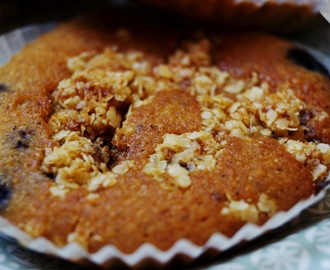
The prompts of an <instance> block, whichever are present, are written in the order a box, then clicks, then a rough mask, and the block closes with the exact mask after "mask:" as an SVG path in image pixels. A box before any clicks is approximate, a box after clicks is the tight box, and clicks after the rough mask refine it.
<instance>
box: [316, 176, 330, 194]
mask: <svg viewBox="0 0 330 270" xmlns="http://www.w3.org/2000/svg"><path fill="white" fill-rule="evenodd" d="M328 185H330V180H324V181H321V182H316V183H315V191H314V193H315V195H317V194H318V193H319V192H320V191H321V190H323V189H324V188H325V187H327V186H328Z"/></svg>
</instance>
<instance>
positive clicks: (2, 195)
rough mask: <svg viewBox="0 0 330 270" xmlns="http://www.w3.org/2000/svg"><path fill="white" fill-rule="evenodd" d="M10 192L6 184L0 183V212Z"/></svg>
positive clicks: (6, 202)
mask: <svg viewBox="0 0 330 270" xmlns="http://www.w3.org/2000/svg"><path fill="white" fill-rule="evenodd" d="M10 193H11V192H10V188H9V187H8V186H7V185H6V184H1V183H0V212H2V211H3V210H4V209H5V207H6V206H7V204H8V201H9V198H10Z"/></svg>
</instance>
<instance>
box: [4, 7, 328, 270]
mask: <svg viewBox="0 0 330 270" xmlns="http://www.w3.org/2000/svg"><path fill="white" fill-rule="evenodd" d="M258 2H259V1H258ZM260 2H263V1H260ZM55 25H56V24H55V23H49V24H42V25H32V26H27V27H24V28H20V29H17V30H15V31H13V32H10V33H8V34H5V35H3V36H0V66H1V65H4V64H6V63H7V62H8V61H9V60H10V58H11V56H12V55H14V54H15V53H17V52H18V51H19V50H21V49H22V48H23V47H24V45H26V44H27V43H29V42H30V41H32V40H34V39H36V38H37V37H38V36H39V35H40V34H42V33H44V32H46V31H49V30H51V29H53V28H54V26H55ZM301 46H303V45H301ZM303 47H304V48H305V49H307V50H309V52H310V53H311V54H312V55H313V56H314V57H315V58H316V59H318V60H319V61H320V62H321V63H322V64H323V65H324V66H325V67H326V68H327V69H328V70H330V59H329V58H327V57H326V56H324V55H323V54H322V53H320V52H318V51H316V50H313V49H310V48H307V47H306V46H303ZM328 180H330V175H329V177H328ZM328 189H329V188H328V187H327V188H325V189H323V190H321V191H320V192H319V193H318V194H317V195H312V196H311V197H310V198H308V199H306V200H303V201H300V202H298V203H297V204H296V205H295V206H293V207H292V208H291V209H290V210H289V211H287V212H278V213H277V214H275V215H274V216H273V217H272V218H271V219H269V220H268V221H267V222H266V223H265V224H264V225H263V226H256V225H254V224H246V225H245V226H243V227H242V228H241V229H240V230H239V231H238V232H237V233H236V234H235V235H234V236H233V237H231V238H228V237H226V236H224V235H222V234H220V233H214V234H213V235H212V236H211V237H210V238H209V240H208V241H207V242H206V243H205V245H203V246H198V245H195V244H193V243H192V242H190V241H189V240H187V239H180V240H178V241H177V242H176V243H175V244H174V245H173V246H172V247H171V248H170V249H169V250H166V251H163V250H160V249H158V248H157V247H155V246H154V245H152V244H150V243H145V244H143V245H141V246H140V247H139V248H138V249H137V250H136V251H135V252H133V253H131V254H125V253H122V252H121V251H120V250H118V249H117V248H116V247H115V246H112V245H107V246H105V247H103V248H102V249H100V250H99V251H97V252H95V253H88V252H87V251H86V250H85V249H84V248H83V247H82V246H80V245H79V244H77V243H70V244H68V245H66V246H64V247H61V248H59V247H57V246H55V245H54V244H53V243H52V242H50V241H49V240H47V239H46V238H44V237H38V238H32V237H31V236H29V235H28V234H27V233H25V232H24V231H22V230H21V229H19V228H18V227H16V226H14V225H12V224H11V223H10V222H9V221H8V220H6V219H4V218H2V217H0V232H2V233H4V234H6V235H8V236H11V237H13V238H14V239H16V240H17V241H18V242H19V243H21V244H22V245H23V246H24V247H26V248H28V249H31V250H35V251H37V252H41V253H46V254H50V255H53V256H57V257H60V258H63V259H68V260H71V261H75V262H78V263H83V264H85V263H93V264H97V265H99V266H102V267H108V266H110V265H112V264H113V263H114V262H115V261H118V260H119V261H121V262H124V263H125V264H127V265H128V266H131V267H135V266H139V265H141V263H142V264H143V263H144V262H146V261H150V260H151V261H152V262H154V263H155V262H156V263H157V264H161V265H166V264H167V263H169V262H170V261H171V260H172V259H174V258H177V257H179V258H180V257H181V258H182V259H184V260H185V261H189V262H190V261H192V260H193V259H195V258H198V257H199V256H201V255H203V254H205V253H206V252H207V251H209V250H213V251H216V254H219V253H220V252H223V251H225V250H228V249H230V248H232V247H235V246H237V245H238V244H240V243H243V242H248V241H251V240H253V239H255V238H257V237H258V236H261V235H263V234H264V233H266V232H268V231H270V230H273V229H275V228H278V227H279V226H281V225H283V224H285V223H286V222H288V221H290V220H293V219H294V218H295V217H297V216H298V215H299V214H300V212H301V211H302V210H304V209H306V208H308V207H310V206H312V205H313V204H315V203H317V202H318V201H320V200H321V199H322V198H324V197H325V196H326V194H327V190H328ZM213 254H214V252H213Z"/></svg>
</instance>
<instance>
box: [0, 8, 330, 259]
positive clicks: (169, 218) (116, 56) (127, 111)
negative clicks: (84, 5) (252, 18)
mask: <svg viewBox="0 0 330 270" xmlns="http://www.w3.org/2000/svg"><path fill="white" fill-rule="evenodd" d="M151 22H152V23H151ZM247 52H248V53H247ZM0 82H1V84H0V89H1V98H0V118H1V123H2V124H1V126H0V152H1V159H0V168H1V171H0V173H1V174H0V175H1V178H0V187H1V189H0V195H1V204H0V205H1V207H0V210H1V216H2V217H3V218H5V219H6V220H8V221H9V222H10V223H11V224H13V225H14V226H16V227H18V228H20V229H21V230H23V231H25V232H26V233H28V234H29V235H30V236H32V237H33V238H38V237H44V238H46V239H49V240H50V241H51V242H52V243H54V244H55V245H56V246H58V247H63V246H65V245H67V244H69V243H79V244H80V245H81V246H82V247H84V248H85V249H86V251H87V252H89V253H94V252H98V251H100V250H101V249H102V247H105V246H108V245H111V246H114V247H116V248H117V249H119V250H120V251H121V252H123V253H125V254H131V253H134V252H135V251H136V250H137V249H138V248H139V247H141V245H143V244H145V243H150V244H152V245H153V246H155V247H156V248H158V249H160V250H168V249H169V248H171V247H172V246H173V245H174V244H175V243H177V241H178V240H179V239H187V240H189V241H191V242H192V243H194V244H196V245H199V246H203V245H204V244H205V243H206V242H207V241H208V239H210V237H211V236H212V235H213V234H214V233H221V234H222V235H224V236H226V237H229V238H231V237H233V236H234V235H235V233H236V232H237V231H238V230H240V229H241V228H242V227H243V226H244V225H245V224H248V223H253V224H256V225H259V226H261V225H262V224H264V223H265V222H266V221H268V220H269V219H271V218H272V217H273V216H274V215H275V214H276V213H278V212H280V211H287V210H289V209H291V208H292V207H293V206H294V205H296V204H297V203H298V202H300V201H301V200H304V199H307V198H309V197H310V196H312V195H313V194H314V193H315V192H316V190H318V188H319V187H320V186H323V183H324V182H323V181H324V180H325V179H326V178H327V175H328V173H329V168H330V167H329V166H330V145H329V144H330V117H329V114H330V107H329V104H330V81H329V73H328V71H327V70H326V69H325V68H324V67H323V66H322V64H320V63H319V62H317V61H316V60H315V59H314V58H313V57H312V56H311V55H309V54H308V53H307V52H306V51H304V50H303V49H302V48H300V47H297V46H296V45H293V44H291V43H289V42H287V41H284V40H281V39H279V38H277V37H275V36H272V35H268V34H264V33H258V32H241V33H226V32H213V31H209V30H208V29H204V30H201V29H199V30H198V31H196V30H195V29H190V28H189V27H184V23H183V21H180V20H177V21H172V22H171V23H168V22H166V23H164V20H163V18H162V17H160V16H158V15H155V14H149V13H145V14H144V13H139V14H136V13H134V11H133V12H132V13H131V12H129V11H127V12H117V11H115V10H112V11H110V12H109V13H106V12H103V13H101V14H99V13H97V14H93V15H91V16H87V17H84V18H81V19H77V20H74V21H72V22H68V23H64V24H62V25H59V26H58V27H57V28H56V29H55V30H53V31H52V32H50V33H47V34H45V35H43V36H42V37H40V38H39V39H38V40H36V41H35V42H32V43H31V44H28V45H27V46H26V47H25V48H24V49H23V50H22V51H21V52H19V53H18V54H17V55H15V56H14V57H13V58H12V60H11V61H10V62H9V63H8V64H7V65H5V66H4V67H2V68H1V69H0ZM242 240H243V239H242Z"/></svg>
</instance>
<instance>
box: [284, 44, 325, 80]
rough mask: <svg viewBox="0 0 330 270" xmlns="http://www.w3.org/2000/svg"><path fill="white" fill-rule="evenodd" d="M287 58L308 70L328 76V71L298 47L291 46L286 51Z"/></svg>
mask: <svg viewBox="0 0 330 270" xmlns="http://www.w3.org/2000/svg"><path fill="white" fill-rule="evenodd" d="M287 58H288V59H289V60H290V61H292V62H293V63H295V64H296V65H298V66H301V67H304V68H306V69H308V70H311V71H315V72H319V73H321V74H323V75H325V76H328V77H329V75H330V74H329V71H328V70H327V69H326V68H325V67H324V66H323V65H322V64H321V63H320V62H319V61H317V60H316V59H315V58H314V57H313V56H312V55H310V54H309V53H308V52H307V51H305V50H303V49H300V48H297V47H295V48H291V49H289V51H288V53H287Z"/></svg>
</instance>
